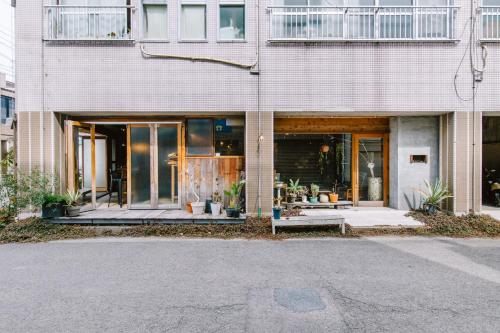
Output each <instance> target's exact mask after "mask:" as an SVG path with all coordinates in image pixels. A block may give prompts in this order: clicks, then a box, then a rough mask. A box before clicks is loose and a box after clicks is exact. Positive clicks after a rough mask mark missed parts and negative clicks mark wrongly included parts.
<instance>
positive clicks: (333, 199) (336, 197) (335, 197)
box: [328, 182, 339, 203]
mask: <svg viewBox="0 0 500 333" xmlns="http://www.w3.org/2000/svg"><path fill="white" fill-rule="evenodd" d="M328 196H329V198H330V202H333V203H335V202H338V201H339V194H338V193H337V182H335V184H334V185H333V188H332V193H330V194H328Z"/></svg>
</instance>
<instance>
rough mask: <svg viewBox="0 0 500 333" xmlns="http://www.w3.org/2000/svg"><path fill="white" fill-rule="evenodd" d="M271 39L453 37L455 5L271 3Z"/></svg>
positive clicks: (440, 38) (439, 38) (375, 39)
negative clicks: (307, 4)
mask: <svg viewBox="0 0 500 333" xmlns="http://www.w3.org/2000/svg"><path fill="white" fill-rule="evenodd" d="M268 9H269V13H270V40H271V41H342V40H367V41H380V40H388V41H391V40H424V41H425V40H453V39H454V38H455V16H456V12H457V10H458V7H455V6H432V7H431V6H342V7H333V6H272V7H268Z"/></svg>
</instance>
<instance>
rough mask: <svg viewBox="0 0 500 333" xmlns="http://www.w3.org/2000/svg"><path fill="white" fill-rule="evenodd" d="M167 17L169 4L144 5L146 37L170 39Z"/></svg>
mask: <svg viewBox="0 0 500 333" xmlns="http://www.w3.org/2000/svg"><path fill="white" fill-rule="evenodd" d="M167 19H168V13H167V6H165V5H144V38H146V39H168V24H167Z"/></svg>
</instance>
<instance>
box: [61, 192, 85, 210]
mask: <svg viewBox="0 0 500 333" xmlns="http://www.w3.org/2000/svg"><path fill="white" fill-rule="evenodd" d="M81 196H82V194H81V193H80V191H78V190H76V191H74V190H68V191H67V192H66V195H65V196H64V200H65V201H66V215H68V216H69V217H76V216H78V215H80V205H79V202H78V201H79V200H80V198H81Z"/></svg>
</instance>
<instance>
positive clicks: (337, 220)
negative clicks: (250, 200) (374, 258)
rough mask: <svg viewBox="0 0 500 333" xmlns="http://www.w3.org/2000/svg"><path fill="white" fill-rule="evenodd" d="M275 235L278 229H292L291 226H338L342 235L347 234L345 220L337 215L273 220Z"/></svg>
mask: <svg viewBox="0 0 500 333" xmlns="http://www.w3.org/2000/svg"><path fill="white" fill-rule="evenodd" d="M271 223H272V227H273V235H275V234H276V227H291V226H324V225H338V226H340V230H341V232H342V235H344V234H345V219H344V218H343V217H342V216H340V215H338V214H336V215H329V216H292V217H289V218H282V219H279V220H276V219H272V222H271Z"/></svg>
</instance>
